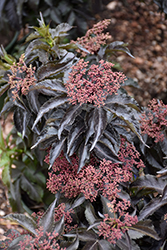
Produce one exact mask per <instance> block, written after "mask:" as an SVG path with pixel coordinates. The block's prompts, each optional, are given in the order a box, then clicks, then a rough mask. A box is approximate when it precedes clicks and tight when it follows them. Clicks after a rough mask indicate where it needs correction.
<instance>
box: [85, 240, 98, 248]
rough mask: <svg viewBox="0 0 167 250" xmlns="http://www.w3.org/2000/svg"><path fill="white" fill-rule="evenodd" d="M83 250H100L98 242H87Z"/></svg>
mask: <svg viewBox="0 0 167 250" xmlns="http://www.w3.org/2000/svg"><path fill="white" fill-rule="evenodd" d="M82 250H99V245H98V240H96V241H89V242H87V243H86V245H85V246H84V247H83V248H82Z"/></svg>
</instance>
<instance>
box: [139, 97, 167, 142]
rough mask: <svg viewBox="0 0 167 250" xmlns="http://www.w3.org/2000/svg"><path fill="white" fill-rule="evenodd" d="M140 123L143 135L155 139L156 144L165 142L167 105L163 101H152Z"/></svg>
mask: <svg viewBox="0 0 167 250" xmlns="http://www.w3.org/2000/svg"><path fill="white" fill-rule="evenodd" d="M140 122H141V130H142V133H143V134H147V135H148V136H150V137H152V138H155V142H159V141H163V139H164V134H163V130H164V128H165V127H166V126H167V105H165V104H164V103H163V102H162V101H157V100H155V99H153V100H151V101H150V103H149V105H148V110H146V111H145V112H144V113H143V114H142V116H141V120H140Z"/></svg>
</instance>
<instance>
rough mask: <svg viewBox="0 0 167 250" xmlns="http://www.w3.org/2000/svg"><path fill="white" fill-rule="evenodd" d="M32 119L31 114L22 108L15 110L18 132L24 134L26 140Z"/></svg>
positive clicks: (15, 122) (15, 123)
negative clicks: (27, 129)
mask: <svg viewBox="0 0 167 250" xmlns="http://www.w3.org/2000/svg"><path fill="white" fill-rule="evenodd" d="M30 118H31V115H30V113H28V112H26V111H24V110H22V109H20V108H16V109H15V111H14V115H13V120H14V125H15V127H16V129H17V131H18V132H20V133H21V134H22V138H24V136H25V134H26V128H27V125H28V122H29V120H30Z"/></svg>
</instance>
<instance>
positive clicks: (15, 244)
mask: <svg viewBox="0 0 167 250" xmlns="http://www.w3.org/2000/svg"><path fill="white" fill-rule="evenodd" d="M25 236H26V239H27V240H30V239H31V236H30V235H28V234H24V235H20V236H18V237H17V238H15V239H13V240H12V242H11V243H9V245H8V250H20V244H19V242H23V241H24V240H25ZM0 249H1V248H0Z"/></svg>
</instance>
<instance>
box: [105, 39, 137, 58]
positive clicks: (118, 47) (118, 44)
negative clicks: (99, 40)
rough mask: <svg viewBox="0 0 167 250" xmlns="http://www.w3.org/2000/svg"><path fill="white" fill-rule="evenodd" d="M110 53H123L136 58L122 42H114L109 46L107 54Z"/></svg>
mask: <svg viewBox="0 0 167 250" xmlns="http://www.w3.org/2000/svg"><path fill="white" fill-rule="evenodd" d="M110 51H122V52H125V53H126V54H128V55H129V56H130V57H132V58H134V56H133V55H132V54H131V53H130V50H129V49H128V48H127V44H126V43H124V42H122V41H114V42H112V43H110V44H109V45H107V48H106V53H108V52H110Z"/></svg>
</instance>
